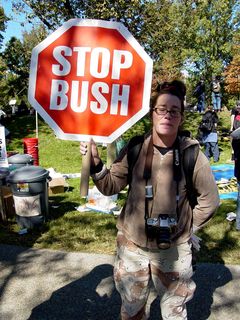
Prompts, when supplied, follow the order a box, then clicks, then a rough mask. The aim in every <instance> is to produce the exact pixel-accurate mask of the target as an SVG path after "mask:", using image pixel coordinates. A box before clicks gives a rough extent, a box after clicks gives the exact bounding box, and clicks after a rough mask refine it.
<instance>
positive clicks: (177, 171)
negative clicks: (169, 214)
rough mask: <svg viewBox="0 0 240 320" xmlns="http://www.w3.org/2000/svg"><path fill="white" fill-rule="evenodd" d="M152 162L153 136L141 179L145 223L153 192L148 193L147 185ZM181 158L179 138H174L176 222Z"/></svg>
mask: <svg viewBox="0 0 240 320" xmlns="http://www.w3.org/2000/svg"><path fill="white" fill-rule="evenodd" d="M152 161H153V136H152V135H151V137H150V141H149V144H148V149H147V155H146V160H145V166H144V172H143V178H144V180H145V191H146V193H145V217H144V218H145V221H146V220H147V219H148V218H149V217H150V216H149V200H151V199H152V198H153V190H152V193H149V192H148V191H147V190H148V187H150V186H149V185H148V183H149V181H150V179H151V175H152ZM181 177H182V173H181V157H180V144H179V137H177V138H176V140H175V142H174V144H173V178H174V181H175V182H176V215H177V220H178V219H179V182H180V180H181Z"/></svg>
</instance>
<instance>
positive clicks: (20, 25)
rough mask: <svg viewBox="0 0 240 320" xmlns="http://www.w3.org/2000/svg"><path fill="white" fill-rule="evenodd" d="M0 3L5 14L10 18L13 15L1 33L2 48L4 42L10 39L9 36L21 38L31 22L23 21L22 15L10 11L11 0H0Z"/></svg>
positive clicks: (29, 27)
mask: <svg viewBox="0 0 240 320" xmlns="http://www.w3.org/2000/svg"><path fill="white" fill-rule="evenodd" d="M0 5H1V6H2V7H3V9H4V12H5V15H6V16H8V17H9V18H10V16H13V20H10V21H9V22H8V23H7V28H6V31H5V32H4V33H3V36H4V40H3V48H2V49H4V46H5V45H6V43H7V42H8V41H9V40H10V39H11V37H16V38H18V39H20V40H21V39H22V32H23V31H29V30H30V29H31V27H32V25H31V24H29V23H25V17H24V15H22V16H21V15H16V14H14V13H13V11H12V1H11V0H0Z"/></svg>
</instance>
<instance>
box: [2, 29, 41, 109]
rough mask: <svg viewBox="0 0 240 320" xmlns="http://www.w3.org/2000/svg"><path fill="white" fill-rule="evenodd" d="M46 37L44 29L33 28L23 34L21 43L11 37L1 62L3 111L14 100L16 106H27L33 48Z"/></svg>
mask: <svg viewBox="0 0 240 320" xmlns="http://www.w3.org/2000/svg"><path fill="white" fill-rule="evenodd" d="M45 37H46V30H45V28H44V27H38V28H37V29H35V28H33V29H32V30H31V31H30V32H24V33H23V41H20V40H19V39H17V38H15V37H12V38H11V39H10V40H9V42H8V43H7V44H6V48H5V50H4V51H3V52H2V55H1V61H2V68H3V74H4V77H3V78H2V79H1V82H0V89H2V90H1V91H0V97H1V100H2V101H3V106H5V108H4V109H6V108H7V107H8V101H9V100H10V99H11V98H16V100H17V105H28V99H27V88H28V77H29V66H30V59H31V53H32V49H33V47H35V46H36V45H37V44H38V43H39V42H41V41H42V40H43V39H44V38H45Z"/></svg>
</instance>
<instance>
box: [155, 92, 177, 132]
mask: <svg viewBox="0 0 240 320" xmlns="http://www.w3.org/2000/svg"><path fill="white" fill-rule="evenodd" d="M154 109H155V110H153V114H152V120H153V130H155V132H156V133H157V134H158V135H160V136H163V135H164V136H174V135H177V132H178V128H179V126H180V124H181V123H182V121H183V115H182V114H181V101H180V99H179V98H178V97H176V96H174V95H172V94H162V95H160V96H159V97H158V99H157V101H156V105H155V106H154ZM166 110H168V111H170V112H167V113H166V114H165V115H164V113H165V112H166ZM171 111H172V113H171ZM159 113H160V114H159Z"/></svg>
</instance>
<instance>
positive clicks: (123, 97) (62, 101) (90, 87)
mask: <svg viewBox="0 0 240 320" xmlns="http://www.w3.org/2000/svg"><path fill="white" fill-rule="evenodd" d="M73 53H75V54H76V55H77V60H76V62H77V67H76V76H78V77H84V76H85V75H86V70H88V71H89V73H90V75H91V76H92V77H94V78H97V79H104V78H106V77H109V76H111V79H112V80H119V79H120V78H121V72H122V70H126V69H129V68H130V67H131V66H132V63H133V56H132V53H131V52H129V51H126V50H113V53H112V54H111V52H110V50H109V49H107V48H103V47H96V48H90V47H73V48H70V47H67V46H58V47H56V48H55V49H54V51H53V56H54V58H55V59H56V61H57V62H58V64H53V65H52V72H53V74H54V75H56V76H67V75H68V74H70V72H71V68H72V65H71V63H70V61H69V60H68V59H67V58H66V57H71V56H72V55H73ZM88 55H90V56H89V57H88ZM87 58H89V59H87ZM87 61H89V65H87V63H86V62H87ZM110 73H111V75H110ZM70 86H71V97H70V108H71V109H72V110H73V111H75V112H79V113H80V112H84V111H85V110H86V109H87V106H88V104H89V107H90V110H91V111H92V112H93V113H95V114H103V113H105V112H107V110H108V109H109V113H110V114H112V115H117V114H119V115H123V116H126V115H128V103H129V94H130V86H129V85H120V84H117V83H116V84H111V86H109V84H108V83H106V82H104V81H97V82H93V83H92V82H90V81H87V80H82V81H80V80H79V81H78V80H73V81H71V84H70V83H69V82H67V81H66V80H60V79H53V80H52V85H51V97H50V109H51V110H65V109H66V108H67V106H68V103H69V97H68V95H67V94H68V92H69V89H70ZM80 89H81V90H80ZM80 91H81V96H80V99H79V92H80ZM89 92H91V94H92V96H93V97H94V99H95V100H92V101H88V93H89ZM78 101H80V104H79V103H78ZM119 106H120V111H119V110H118V107H119ZM118 111H119V112H118Z"/></svg>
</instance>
